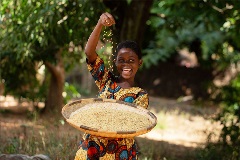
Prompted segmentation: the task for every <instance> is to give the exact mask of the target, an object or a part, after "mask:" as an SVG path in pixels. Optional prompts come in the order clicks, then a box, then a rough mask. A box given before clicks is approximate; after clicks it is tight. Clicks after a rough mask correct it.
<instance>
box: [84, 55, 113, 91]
mask: <svg viewBox="0 0 240 160" xmlns="http://www.w3.org/2000/svg"><path fill="white" fill-rule="evenodd" d="M86 61H87V66H88V70H89V71H90V73H91V75H92V77H93V79H94V81H95V83H96V85H97V87H98V88H99V89H101V88H102V87H103V86H104V85H105V84H106V82H107V81H108V79H109V78H110V76H111V74H110V72H109V71H108V70H107V69H106V68H105V66H104V62H103V60H102V59H101V58H100V57H99V56H97V59H96V60H95V62H94V63H89V62H88V60H86Z"/></svg>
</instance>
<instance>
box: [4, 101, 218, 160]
mask: <svg viewBox="0 0 240 160" xmlns="http://www.w3.org/2000/svg"><path fill="white" fill-rule="evenodd" d="M2 104H3V103H2ZM4 104H6V103H4ZM10 104H13V103H10ZM4 109H5V110H6V106H5V107H4ZM14 109H16V107H15V108H14ZM148 109H149V110H150V111H151V112H153V113H154V114H155V115H156V116H157V118H158V124H157V126H156V127H155V128H154V129H153V130H152V131H150V132H149V133H147V134H144V135H141V136H139V137H137V138H136V139H137V142H138V143H139V146H140V151H141V158H142V159H146V160H147V159H153V160H160V159H161V160H162V159H164V158H165V159H178V158H181V159H185V160H187V159H189V160H190V159H193V158H192V157H193V156H194V155H192V152H191V151H194V150H195V149H196V148H203V147H204V146H205V144H206V141H207V140H211V141H217V138H218V135H219V133H220V130H221V126H220V124H219V123H217V122H214V121H213V120H212V118H213V117H214V116H215V115H216V113H217V112H218V107H217V106H214V105H213V104H211V103H209V102H204V103H196V102H193V101H191V100H186V101H184V98H183V99H182V100H181V101H179V100H176V99H168V98H162V97H150V105H149V108H148ZM20 110H21V109H20ZM0 111H1V112H0V141H1V140H2V141H3V139H7V138H9V137H13V136H15V137H16V135H17V136H22V139H24V138H25V137H24V136H26V135H27V133H24V132H27V131H26V128H34V129H36V130H41V132H39V133H44V134H46V135H47V134H48V133H47V132H50V131H52V132H57V133H58V134H59V133H61V135H64V134H66V135H67V134H69V133H72V134H73V135H77V134H79V133H78V132H77V131H76V130H75V129H73V128H71V127H70V126H69V125H68V124H66V123H65V124H64V125H59V120H58V122H56V123H52V122H53V121H55V120H54V119H53V120H51V118H46V117H43V118H40V117H38V118H36V119H37V121H36V120H33V119H32V118H29V117H28V116H27V115H28V114H27V113H22V110H21V114H20V115H19V114H16V112H15V113H14V114H12V113H7V114H6V112H5V111H4V112H3V107H2V106H0ZM60 121H61V123H62V120H61V118H60ZM56 126H57V127H56ZM51 128H52V129H51ZM43 130H44V131H43ZM209 135H211V136H209ZM77 139H78V138H77ZM75 140H76V138H75V139H74V140H73V141H75ZM76 141H77V140H76Z"/></svg>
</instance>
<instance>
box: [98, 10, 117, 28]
mask: <svg viewBox="0 0 240 160" xmlns="http://www.w3.org/2000/svg"><path fill="white" fill-rule="evenodd" d="M100 19H101V23H102V24H103V25H104V26H111V25H113V24H115V20H114V18H113V16H112V15H111V14H109V13H107V12H106V13H103V14H102V15H101V17H100Z"/></svg>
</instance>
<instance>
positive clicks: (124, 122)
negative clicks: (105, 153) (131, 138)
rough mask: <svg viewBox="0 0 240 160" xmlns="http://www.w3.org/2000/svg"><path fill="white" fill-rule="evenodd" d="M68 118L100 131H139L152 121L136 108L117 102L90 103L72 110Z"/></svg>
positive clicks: (77, 123)
mask: <svg viewBox="0 0 240 160" xmlns="http://www.w3.org/2000/svg"><path fill="white" fill-rule="evenodd" d="M69 119H70V120H71V121H73V122H74V123H75V124H76V125H78V126H80V125H84V126H87V127H91V128H96V129H98V130H102V131H108V132H117V131H139V130H144V129H146V128H148V127H149V126H150V125H151V124H152V123H151V121H150V120H149V118H148V117H146V116H143V115H142V114H141V113H140V112H138V110H137V109H136V108H133V107H131V108H130V109H129V107H128V108H126V105H124V104H118V103H110V102H105V103H94V104H93V103H90V104H86V105H85V106H84V107H82V108H79V109H77V110H76V111H75V112H73V113H72V114H71V115H70V117H69Z"/></svg>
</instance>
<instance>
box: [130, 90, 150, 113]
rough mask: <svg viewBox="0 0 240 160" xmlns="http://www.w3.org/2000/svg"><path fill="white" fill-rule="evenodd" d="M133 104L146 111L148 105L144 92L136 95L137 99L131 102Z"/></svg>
mask: <svg viewBox="0 0 240 160" xmlns="http://www.w3.org/2000/svg"><path fill="white" fill-rule="evenodd" d="M133 103H136V104H137V105H139V106H141V107H143V108H146V109H147V108H148V105H149V97H148V93H147V92H146V91H144V90H142V91H140V92H139V93H138V97H137V98H136V99H135V100H134V101H133Z"/></svg>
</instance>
